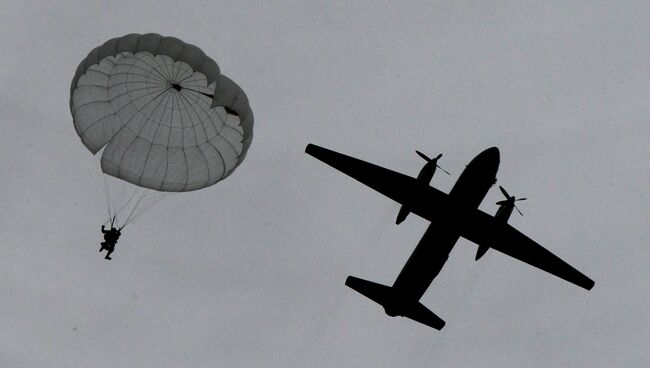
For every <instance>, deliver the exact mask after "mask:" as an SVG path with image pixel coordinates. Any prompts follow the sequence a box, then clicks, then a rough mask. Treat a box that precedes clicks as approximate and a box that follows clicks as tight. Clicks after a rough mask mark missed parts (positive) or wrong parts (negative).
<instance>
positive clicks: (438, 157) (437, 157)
mask: <svg viewBox="0 0 650 368" xmlns="http://www.w3.org/2000/svg"><path fill="white" fill-rule="evenodd" d="M440 157H442V153H441V154H439V155H438V156H436V158H435V160H436V161H437V160H439V159H440Z"/></svg>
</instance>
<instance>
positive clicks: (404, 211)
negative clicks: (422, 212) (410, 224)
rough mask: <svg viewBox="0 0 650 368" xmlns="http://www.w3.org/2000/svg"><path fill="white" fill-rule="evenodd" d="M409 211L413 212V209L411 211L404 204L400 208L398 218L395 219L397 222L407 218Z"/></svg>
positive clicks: (399, 222)
mask: <svg viewBox="0 0 650 368" xmlns="http://www.w3.org/2000/svg"><path fill="white" fill-rule="evenodd" d="M409 213H411V211H409V209H408V208H406V206H404V205H402V207H400V208H399V213H398V214H397V220H395V224H397V225H399V224H401V223H402V221H404V220H406V216H408V215H409Z"/></svg>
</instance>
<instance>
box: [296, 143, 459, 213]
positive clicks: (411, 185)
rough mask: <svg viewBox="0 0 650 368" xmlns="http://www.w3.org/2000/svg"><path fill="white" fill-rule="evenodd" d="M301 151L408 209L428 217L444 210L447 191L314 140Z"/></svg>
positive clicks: (446, 202) (446, 201)
mask: <svg viewBox="0 0 650 368" xmlns="http://www.w3.org/2000/svg"><path fill="white" fill-rule="evenodd" d="M305 152H306V153H307V154H309V155H311V156H313V157H315V158H317V159H319V160H320V161H323V162H324V163H326V164H328V165H330V166H332V167H333V168H335V169H337V170H339V171H341V172H342V173H344V174H347V175H348V176H350V177H352V178H353V179H356V180H357V181H360V182H361V183H363V184H365V185H367V186H369V187H370V188H372V189H374V190H376V191H378V192H379V193H381V194H383V195H385V196H386V197H388V198H390V199H392V200H394V201H396V202H398V203H401V204H404V205H406V206H407V207H408V208H409V210H411V212H413V213H415V214H416V215H418V216H420V217H423V218H425V219H427V220H429V221H435V219H436V218H437V216H440V214H441V213H444V209H445V208H446V206H447V204H448V202H449V200H448V199H447V197H448V196H447V194H445V193H443V192H441V191H439V190H438V189H435V188H432V187H431V186H429V185H422V183H418V182H417V180H416V179H415V178H412V177H410V176H407V175H404V174H400V173H398V172H395V171H392V170H389V169H386V168H383V167H381V166H377V165H374V164H371V163H369V162H366V161H362V160H359V159H357V158H354V157H350V156H346V155H344V154H342V153H338V152H334V151H332V150H329V149H327V148H323V147H319V146H317V145H315V144H311V143H310V144H308V145H307V148H305Z"/></svg>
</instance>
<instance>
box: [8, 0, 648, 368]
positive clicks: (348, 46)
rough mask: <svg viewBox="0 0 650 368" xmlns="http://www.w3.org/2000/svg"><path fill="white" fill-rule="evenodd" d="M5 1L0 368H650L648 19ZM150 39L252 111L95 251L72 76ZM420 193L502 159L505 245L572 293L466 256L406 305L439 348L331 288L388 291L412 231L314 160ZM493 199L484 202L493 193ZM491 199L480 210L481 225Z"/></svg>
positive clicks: (490, 258) (89, 174) (616, 6)
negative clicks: (220, 155)
mask: <svg viewBox="0 0 650 368" xmlns="http://www.w3.org/2000/svg"><path fill="white" fill-rule="evenodd" d="M451 3H452V2H435V3H432V2H412V3H411V4H410V5H409V4H402V5H396V2H391V1H384V2H379V1H376V2H355V4H349V2H345V1H329V2H323V3H322V4H321V3H320V2H302V1H295V2H288V1H287V2H282V4H280V5H269V3H268V2H254V1H241V2H230V3H226V2H222V3H217V2H212V1H194V2H192V4H193V5H185V4H184V3H183V2H179V1H160V2H153V1H139V2H138V3H133V2H130V1H110V2H104V1H102V2H96V1H58V2H49V1H30V2H19V1H7V0H5V1H2V4H1V11H0V31H1V33H2V34H3V37H2V38H1V40H0V46H1V47H2V50H3V53H2V55H1V56H0V58H1V60H2V66H1V67H0V86H1V87H0V93H1V96H0V121H1V122H2V125H1V128H0V129H1V131H0V133H1V134H0V169H1V170H2V172H3V180H2V189H0V204H2V206H3V210H2V211H1V212H0V231H1V232H2V236H3V240H2V244H1V246H0V295H2V298H0V325H2V329H0V366H3V367H25V368H29V367H84V366H85V367H98V368H103V367H156V368H159V367H253V366H264V367H395V366H403V367H418V366H463V367H488V366H495V367H496V366H531V367H542V366H594V367H611V366H630V367H636V366H642V365H644V364H647V362H648V361H649V360H650V353H649V352H648V350H647V341H650V318H648V312H647V310H648V303H649V302H650V281H649V280H650V268H649V267H648V264H650V251H649V250H648V247H650V237H649V236H648V219H649V218H650V209H649V206H648V205H650V197H649V195H648V189H647V188H648V184H650V174H649V170H648V169H649V167H648V164H647V161H648V158H650V148H648V145H649V143H650V127H649V125H648V122H649V121H650V104H649V103H648V101H649V95H650V93H649V92H650V87H649V86H650V67H649V63H648V60H650V27H649V26H648V24H650V5H648V3H647V2H645V1H638V2H633V1H627V2H604V1H575V2H570V3H569V4H567V3H566V2H560V1H558V2H543V4H540V2H537V1H530V2H489V3H490V4H489V5H488V4H482V3H479V2H476V3H469V2H453V5H451ZM132 32H137V33H147V32H156V33H160V34H163V35H169V36H176V37H178V38H180V39H182V40H184V41H186V42H189V43H192V44H195V45H197V46H199V47H201V48H202V49H203V50H204V51H205V53H206V54H208V55H209V56H211V57H212V58H213V59H214V60H216V61H217V62H218V63H219V65H220V67H221V69H222V72H223V73H224V74H226V75H227V76H229V77H231V78H232V79H234V80H235V81H237V82H238V83H239V84H240V86H242V88H243V89H244V90H245V91H246V93H247V94H248V97H249V99H250V101H251V106H252V108H253V111H254V113H255V127H254V131H255V138H254V139H253V144H252V146H251V148H250V150H249V153H248V156H247V158H246V160H245V161H244V163H243V164H242V165H241V166H240V167H239V168H238V169H237V170H236V172H235V173H234V174H233V175H232V176H231V177H229V178H228V179H227V180H225V181H224V182H222V183H219V184H218V185H215V186H213V187H211V188H209V189H205V190H201V191H197V192H192V193H188V194H181V195H174V196H170V197H168V198H166V199H165V200H164V201H162V202H161V203H160V204H158V205H157V206H156V207H154V208H153V209H152V210H150V211H149V212H148V213H146V214H145V215H143V216H142V217H140V218H138V220H137V221H136V223H135V225H133V226H130V227H129V228H127V229H126V231H125V233H124V234H123V237H122V239H120V243H119V244H118V248H117V251H116V253H114V257H113V261H111V262H107V261H105V260H104V259H103V257H101V256H100V255H99V254H98V252H97V249H98V243H99V242H100V241H101V236H100V232H99V226H100V225H101V223H102V221H104V218H103V216H104V214H105V213H106V208H105V202H104V198H103V194H102V187H101V184H100V181H99V180H98V173H97V171H96V168H95V162H94V159H93V157H92V156H91V154H90V153H89V152H88V151H87V150H86V149H85V148H84V147H83V145H82V144H81V142H80V140H79V138H78V137H77V135H76V133H75V131H74V129H73V126H72V119H71V115H70V111H69V105H68V99H69V86H70V80H71V78H72V76H73V75H74V71H75V69H76V67H77V65H78V63H79V62H80V61H81V60H82V59H83V58H84V57H85V55H86V54H87V53H88V51H90V50H91V49H92V48H94V47H96V46H98V45H99V44H101V43H103V42H104V41H105V40H107V39H109V38H113V37H118V36H121V35H124V34H127V33H132ZM309 142H312V143H316V144H319V145H322V146H325V147H328V148H332V149H335V150H338V151H341V152H344V153H347V154H350V155H352V156H355V157H359V158H361V159H364V160H368V161H371V162H373V163H377V164H380V165H382V166H386V167H388V168H391V169H394V170H397V171H401V172H404V173H407V174H410V175H413V176H415V175H416V174H417V172H418V170H419V169H420V167H421V165H422V164H423V161H422V160H421V159H420V158H419V157H417V156H416V155H415V153H414V150H415V149H418V150H421V151H423V152H425V153H428V154H429V155H437V154H438V153H443V154H444V157H443V158H442V159H441V162H440V164H441V165H442V166H443V167H444V168H445V169H447V170H448V171H451V172H452V176H451V177H449V176H446V175H444V174H442V173H439V174H438V175H437V176H436V177H435V178H434V180H433V183H434V185H435V186H436V187H438V188H440V189H442V190H444V191H448V190H449V189H450V188H451V186H452V185H453V183H454V181H455V180H456V179H457V177H458V175H459V174H460V173H461V171H462V169H463V168H464V166H465V165H466V164H467V163H468V162H469V161H470V160H471V159H472V158H473V157H474V156H475V155H476V154H478V153H479V152H480V151H482V150H483V149H485V148H487V147H490V146H498V147H499V148H500V150H501V166H500V171H499V173H498V175H497V177H498V182H499V184H501V185H503V186H505V187H506V188H507V189H508V191H509V192H511V194H514V195H517V196H525V197H528V198H529V200H528V201H526V202H523V203H522V204H521V206H520V208H521V209H522V211H523V212H524V214H525V216H524V217H520V216H518V215H513V217H512V219H511V221H510V222H511V223H512V224H513V225H514V226H515V227H517V228H518V229H520V230H521V231H522V232H524V233H525V234H527V235H529V236H530V237H531V238H533V239H535V240H536V241H538V242H539V243H540V244H542V245H543V246H545V247H547V248H548V249H549V250H551V251H552V252H554V253H555V254H557V255H558V256H560V257H562V258H563V259H565V260H566V261H567V262H569V263H571V264H572V265H574V266H575V267H576V268H578V269H579V270H581V271H583V272H584V273H585V274H587V275H588V276H590V277H591V278H592V279H594V280H595V281H596V286H595V287H594V289H593V290H591V291H589V292H588V291H585V290H583V289H580V288H578V287H576V286H573V285H571V284H569V283H567V282H565V281H563V280H560V279H557V278H554V277H553V276H550V275H547V274H545V273H543V272H541V271H538V270H536V269H533V268H531V267H529V266H527V265H524V264H522V263H519V262H518V261H516V260H513V259H510V258H508V257H507V256H504V255H502V254H498V253H496V252H494V251H492V252H488V254H487V255H486V256H485V257H484V258H483V259H481V261H480V262H474V253H475V251H476V246H475V245H474V244H472V243H469V242H468V241H466V240H460V241H459V242H458V244H457V246H456V248H455V249H454V251H453V252H452V254H451V257H450V259H449V261H448V263H447V265H446V266H445V268H444V269H443V271H442V272H441V274H440V276H439V277H438V278H437V279H436V280H435V281H434V282H433V284H432V286H431V288H430V289H429V291H428V292H427V293H426V294H425V296H424V297H423V299H422V302H423V304H425V305H426V306H428V307H430V309H431V310H432V311H434V312H435V313H437V314H438V315H440V316H441V317H442V318H443V319H445V320H446V321H447V325H446V327H445V328H444V329H443V330H442V331H441V332H437V331H435V330H432V329H430V328H428V327H425V326H423V325H418V324H416V323H414V322H411V321H409V320H406V319H403V318H389V317H387V316H386V315H385V314H384V313H383V310H382V309H381V307H379V306H377V305H375V304H374V303H372V302H371V301H369V300H368V299H365V298H364V297H362V296H360V295H358V294H356V293H355V292H354V291H352V290H351V289H348V288H346V287H345V286H344V281H345V278H346V277H347V276H348V275H356V276H359V277H363V278H367V279H370V280H373V281H376V282H380V283H384V284H391V283H392V282H393V281H394V279H395V277H396V276H397V273H398V272H399V270H400V269H401V267H402V266H403V264H404V262H405V261H406V259H407V258H408V256H409V255H410V253H411V251H412V250H413V249H414V247H415V245H416V244H417V241H418V240H419V238H420V237H421V235H422V234H423V232H424V230H425V228H426V226H427V225H428V223H427V222H426V221H424V220H422V219H420V218H417V217H415V216H413V215H412V216H410V217H409V218H408V219H407V221H406V222H405V223H403V224H402V225H400V226H395V225H394V220H395V216H396V214H397V211H398V208H399V206H398V204H396V203H394V202H392V201H391V200H389V199H387V198H385V197H383V196H381V195H380V194H378V193H376V192H373V191H372V190H370V189H368V188H366V187H364V186H363V185H361V184H359V183H357V182H355V181H353V180H352V179H350V178H348V177H346V176H345V175H343V174H341V173H338V172H336V171H335V170H333V169H331V168H329V167H328V166H326V165H324V164H322V163H321V162H319V161H317V160H315V159H313V158H312V157H310V156H307V155H306V154H304V148H305V146H306V144H307V143H309ZM495 188H496V187H495ZM500 199H501V194H500V193H499V192H498V190H495V189H492V190H491V192H490V193H489V194H488V196H487V197H486V199H485V200H484V202H483V204H482V205H481V208H482V209H483V210H485V211H487V212H489V213H494V211H495V210H496V206H495V205H494V202H496V201H498V200H500Z"/></svg>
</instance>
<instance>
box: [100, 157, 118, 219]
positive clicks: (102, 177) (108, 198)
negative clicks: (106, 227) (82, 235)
mask: <svg viewBox="0 0 650 368" xmlns="http://www.w3.org/2000/svg"><path fill="white" fill-rule="evenodd" d="M97 157H101V155H99V154H98V156H95V168H96V169H97V176H98V177H99V180H101V181H102V187H103V190H104V199H105V200H106V208H107V210H108V221H111V219H113V218H114V217H115V216H114V215H113V213H112V211H111V191H110V190H109V189H108V181H107V179H106V175H105V174H104V172H103V171H102V166H101V162H100V160H101V159H98V158H97ZM108 221H107V222H108ZM104 224H106V223H104Z"/></svg>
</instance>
